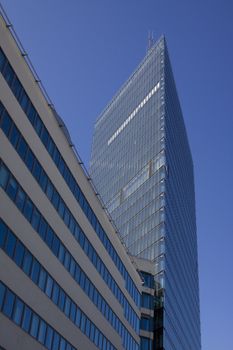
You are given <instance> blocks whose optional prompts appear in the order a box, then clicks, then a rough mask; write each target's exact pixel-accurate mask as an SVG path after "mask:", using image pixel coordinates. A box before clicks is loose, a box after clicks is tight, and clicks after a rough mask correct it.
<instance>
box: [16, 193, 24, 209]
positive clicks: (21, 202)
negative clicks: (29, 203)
mask: <svg viewBox="0 0 233 350" xmlns="http://www.w3.org/2000/svg"><path fill="white" fill-rule="evenodd" d="M24 202H25V194H24V192H23V191H22V190H21V189H20V188H19V190H18V192H17V196H16V199H15V204H16V205H17V207H18V208H19V210H21V211H22V209H23V207H24Z"/></svg>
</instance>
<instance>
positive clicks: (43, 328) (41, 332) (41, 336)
mask: <svg viewBox="0 0 233 350" xmlns="http://www.w3.org/2000/svg"><path fill="white" fill-rule="evenodd" d="M46 329H47V326H46V323H45V322H44V321H43V320H41V321H40V326H39V332H38V341H39V342H40V343H42V344H44V342H45V334H46Z"/></svg>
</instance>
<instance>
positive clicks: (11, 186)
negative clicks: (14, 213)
mask: <svg viewBox="0 0 233 350" xmlns="http://www.w3.org/2000/svg"><path fill="white" fill-rule="evenodd" d="M17 190H18V185H17V183H16V181H15V179H13V178H12V177H11V178H10V180H9V181H8V184H7V188H6V192H7V194H8V196H9V197H10V198H11V199H12V201H14V200H15V196H16V193H17Z"/></svg>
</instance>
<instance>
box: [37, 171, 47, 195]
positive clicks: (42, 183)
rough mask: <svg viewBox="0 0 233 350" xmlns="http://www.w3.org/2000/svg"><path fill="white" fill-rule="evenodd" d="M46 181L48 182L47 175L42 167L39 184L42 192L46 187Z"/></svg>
mask: <svg viewBox="0 0 233 350" xmlns="http://www.w3.org/2000/svg"><path fill="white" fill-rule="evenodd" d="M47 183H48V177H47V175H46V174H45V172H44V170H43V169H42V171H41V175H40V180H39V184H40V186H41V188H42V190H43V191H44V192H45V189H46V187H47Z"/></svg>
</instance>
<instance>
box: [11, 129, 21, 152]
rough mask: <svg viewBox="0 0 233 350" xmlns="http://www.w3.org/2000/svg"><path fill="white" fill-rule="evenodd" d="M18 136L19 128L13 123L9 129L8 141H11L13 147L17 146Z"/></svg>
mask: <svg viewBox="0 0 233 350" xmlns="http://www.w3.org/2000/svg"><path fill="white" fill-rule="evenodd" d="M19 137H20V133H19V130H18V128H17V127H16V126H15V125H13V128H12V130H11V134H10V142H11V143H12V145H13V146H14V147H16V146H17V143H18V141H19Z"/></svg>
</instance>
